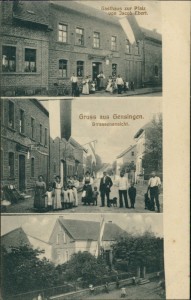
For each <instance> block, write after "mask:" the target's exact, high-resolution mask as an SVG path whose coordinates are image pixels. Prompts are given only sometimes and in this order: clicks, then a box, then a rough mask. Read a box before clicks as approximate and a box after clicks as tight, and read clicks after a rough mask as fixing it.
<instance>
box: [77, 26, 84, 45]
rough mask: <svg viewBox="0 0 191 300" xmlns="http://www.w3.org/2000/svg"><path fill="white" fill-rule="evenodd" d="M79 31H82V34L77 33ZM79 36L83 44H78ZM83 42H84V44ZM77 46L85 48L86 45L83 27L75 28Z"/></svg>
mask: <svg viewBox="0 0 191 300" xmlns="http://www.w3.org/2000/svg"><path fill="white" fill-rule="evenodd" d="M77 29H78V30H82V34H79V33H77ZM78 35H80V36H81V43H78V42H77V36H78ZM82 40H83V42H82ZM75 45H76V46H84V45H85V35H84V28H83V27H80V26H76V28H75Z"/></svg>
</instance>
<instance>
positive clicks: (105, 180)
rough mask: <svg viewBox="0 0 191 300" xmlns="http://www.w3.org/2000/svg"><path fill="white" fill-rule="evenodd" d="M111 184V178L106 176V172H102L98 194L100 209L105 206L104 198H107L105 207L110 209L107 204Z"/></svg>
mask: <svg viewBox="0 0 191 300" xmlns="http://www.w3.org/2000/svg"><path fill="white" fill-rule="evenodd" d="M112 185H113V182H112V180H111V178H110V177H109V176H108V175H107V172H103V177H102V178H101V181H100V187H99V190H100V194H101V207H103V206H105V196H106V197H107V206H108V207H110V204H109V194H110V192H111V187H112Z"/></svg>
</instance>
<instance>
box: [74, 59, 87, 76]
mask: <svg viewBox="0 0 191 300" xmlns="http://www.w3.org/2000/svg"><path fill="white" fill-rule="evenodd" d="M78 63H81V65H80V64H78ZM84 65H85V64H84V61H83V60H77V62H76V74H77V77H84ZM81 67H82V73H81V72H80V75H79V74H78V69H79V68H81Z"/></svg>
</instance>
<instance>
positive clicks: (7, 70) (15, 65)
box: [1, 45, 17, 73]
mask: <svg viewBox="0 0 191 300" xmlns="http://www.w3.org/2000/svg"><path fill="white" fill-rule="evenodd" d="M3 48H14V50H15V53H14V54H15V55H14V56H13V55H12V57H15V60H11V59H10V57H11V55H10V57H9V58H8V60H7V61H8V68H7V69H6V70H3V66H4V65H3V56H4V54H3V53H4V49H3ZM10 51H11V50H10ZM16 55H17V48H16V46H10V45H2V68H1V70H2V72H3V73H9V72H13V73H14V72H16V71H17V57H16ZM5 56H6V55H5ZM10 61H12V62H14V64H13V65H14V68H13V70H11V69H10V66H9V65H10ZM5 68H6V67H5Z"/></svg>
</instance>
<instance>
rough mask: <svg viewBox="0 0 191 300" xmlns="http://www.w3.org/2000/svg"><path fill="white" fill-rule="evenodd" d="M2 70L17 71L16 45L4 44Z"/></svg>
mask: <svg viewBox="0 0 191 300" xmlns="http://www.w3.org/2000/svg"><path fill="white" fill-rule="evenodd" d="M2 50H3V51H2V71H3V72H16V47H12V46H3V49H2Z"/></svg>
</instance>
